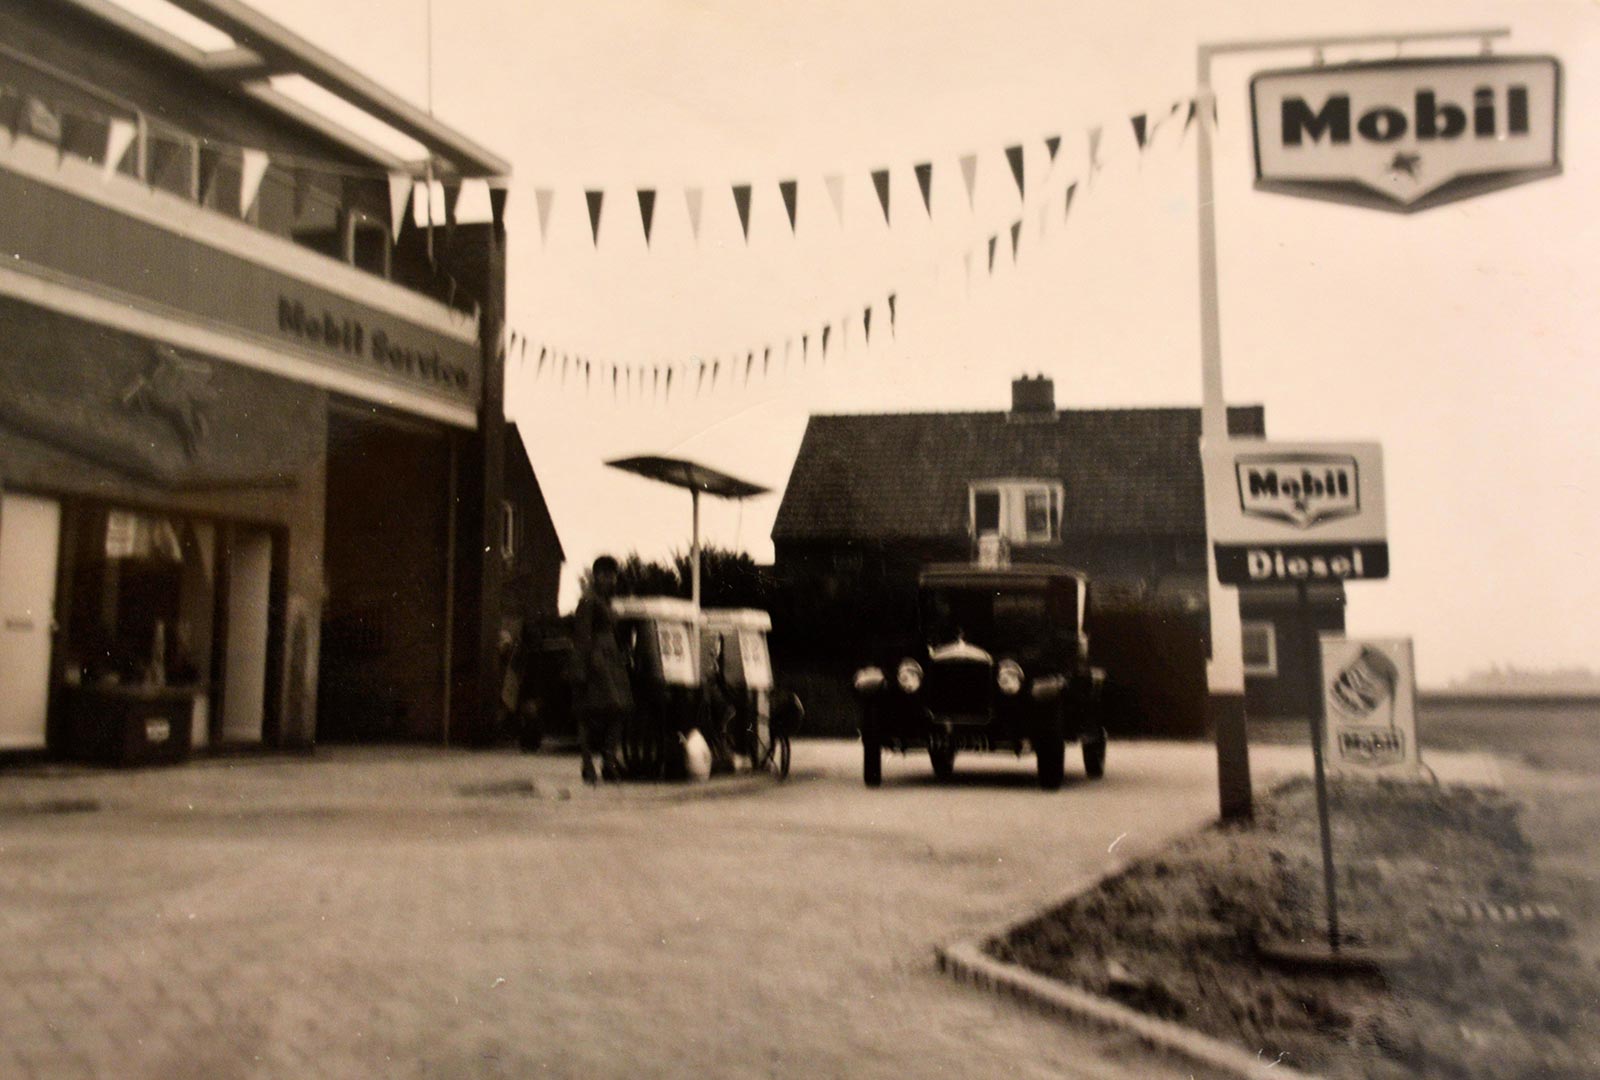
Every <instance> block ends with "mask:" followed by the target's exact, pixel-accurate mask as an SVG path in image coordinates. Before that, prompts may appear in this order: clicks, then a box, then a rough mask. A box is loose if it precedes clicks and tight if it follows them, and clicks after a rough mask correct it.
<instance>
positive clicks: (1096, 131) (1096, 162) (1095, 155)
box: [1089, 124, 1104, 184]
mask: <svg viewBox="0 0 1600 1080" xmlns="http://www.w3.org/2000/svg"><path fill="white" fill-rule="evenodd" d="M1102 133H1103V129H1102V128H1101V127H1100V125H1099V124H1096V125H1095V126H1094V127H1092V128H1090V129H1089V183H1091V184H1092V183H1094V174H1095V173H1097V172H1099V171H1100V170H1101V169H1102V168H1104V166H1103V165H1101V164H1100V136H1101V134H1102Z"/></svg>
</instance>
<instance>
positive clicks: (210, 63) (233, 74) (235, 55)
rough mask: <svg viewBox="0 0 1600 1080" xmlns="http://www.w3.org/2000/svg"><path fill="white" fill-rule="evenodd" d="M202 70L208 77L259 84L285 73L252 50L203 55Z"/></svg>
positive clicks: (221, 50) (220, 51) (224, 50)
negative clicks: (261, 81) (263, 80)
mask: <svg viewBox="0 0 1600 1080" xmlns="http://www.w3.org/2000/svg"><path fill="white" fill-rule="evenodd" d="M200 69H201V70H202V71H204V72H205V73H206V74H208V75H215V76H217V77H219V78H225V79H232V80H234V81H235V82H259V81H260V80H262V79H266V78H268V77H270V76H273V75H282V74H283V73H284V72H283V69H282V68H280V67H277V66H276V65H273V64H269V63H267V62H266V61H265V60H263V59H262V58H261V56H260V55H259V54H257V53H255V52H253V51H251V50H250V49H219V50H217V51H216V52H208V53H202V54H201V57H200Z"/></svg>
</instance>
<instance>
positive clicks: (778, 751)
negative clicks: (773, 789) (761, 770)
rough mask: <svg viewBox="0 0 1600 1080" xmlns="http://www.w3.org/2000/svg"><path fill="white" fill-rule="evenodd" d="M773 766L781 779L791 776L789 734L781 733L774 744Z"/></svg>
mask: <svg viewBox="0 0 1600 1080" xmlns="http://www.w3.org/2000/svg"><path fill="white" fill-rule="evenodd" d="M772 768H773V771H774V772H776V773H777V774H778V779H779V780H787V779H788V778H789V736H787V735H779V736H778V737H777V739H776V740H774V741H773V744H772Z"/></svg>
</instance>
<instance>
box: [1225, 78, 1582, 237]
mask: <svg viewBox="0 0 1600 1080" xmlns="http://www.w3.org/2000/svg"><path fill="white" fill-rule="evenodd" d="M1250 109H1251V115H1252V119H1253V124H1252V127H1253V129H1254V134H1255V151H1256V186H1257V187H1258V188H1260V189H1262V190H1264V191H1276V192H1282V193H1285V194H1290V195H1302V196H1306V197H1309V198H1318V199H1331V200H1333V201H1335V202H1349V203H1357V204H1360V205H1364V206H1375V207H1380V208H1383V209H1387V210H1399V211H1412V210H1422V209H1424V208H1426V207H1430V206H1438V205H1440V204H1441V203H1447V202H1453V201H1455V200H1457V199H1464V198H1467V197H1469V196H1472V195H1479V194H1482V193H1484V192H1488V191H1495V190H1498V189H1499V188H1504V187H1510V186H1512V185H1513V184H1521V183H1526V182H1528V181H1530V180H1538V179H1540V178H1542V177H1546V176H1554V175H1556V174H1558V173H1559V172H1560V171H1561V65H1560V63H1559V62H1558V61H1557V60H1556V59H1555V57H1552V56H1504V57H1490V56H1484V57H1459V58H1448V59H1446V58H1434V59H1420V60H1405V61H1399V60H1396V61H1386V62H1383V63H1371V64H1346V65H1338V66H1323V67H1312V68H1299V69H1296V70H1292V71H1267V72H1262V73H1260V74H1258V75H1256V76H1255V77H1254V78H1253V79H1251V80H1250Z"/></svg>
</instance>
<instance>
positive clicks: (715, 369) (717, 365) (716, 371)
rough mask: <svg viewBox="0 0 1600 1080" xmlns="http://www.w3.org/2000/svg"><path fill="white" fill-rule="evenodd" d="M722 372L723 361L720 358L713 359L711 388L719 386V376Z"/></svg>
mask: <svg viewBox="0 0 1600 1080" xmlns="http://www.w3.org/2000/svg"><path fill="white" fill-rule="evenodd" d="M721 373H722V361H721V360H720V359H718V360H713V361H711V389H713V390H715V389H716V388H717V376H718V375H720V374H721Z"/></svg>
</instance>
